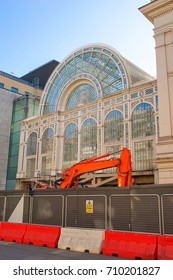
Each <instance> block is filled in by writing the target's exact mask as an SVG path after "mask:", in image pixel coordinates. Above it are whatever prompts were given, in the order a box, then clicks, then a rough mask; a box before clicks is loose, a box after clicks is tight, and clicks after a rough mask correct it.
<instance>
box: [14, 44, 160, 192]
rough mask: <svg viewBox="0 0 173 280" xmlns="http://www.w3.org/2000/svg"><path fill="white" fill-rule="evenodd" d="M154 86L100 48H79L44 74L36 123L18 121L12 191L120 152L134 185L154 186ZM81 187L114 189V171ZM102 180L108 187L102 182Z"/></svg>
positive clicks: (135, 69) (100, 174)
mask: <svg viewBox="0 0 173 280" xmlns="http://www.w3.org/2000/svg"><path fill="white" fill-rule="evenodd" d="M158 135H159V129H158V95H157V81H156V79H155V78H153V77H151V76H150V75H149V74H147V73H146V72H145V71H143V70H142V69H140V68H139V67H137V66H136V65H134V64H133V63H131V62H130V61H128V60H127V59H125V58H124V57H123V56H122V55H121V54H120V53H119V52H117V51H116V50H115V49H113V48H112V47H110V46H107V45H100V44H92V45H87V46H84V47H81V48H79V49H78V50H76V51H74V52H73V53H71V54H70V55H69V56H67V57H66V58H65V59H64V60H63V61H62V62H61V63H59V64H58V65H57V66H56V68H55V69H54V71H53V72H52V74H51V75H50V77H49V79H48V81H47V83H46V85H45V87H44V90H43V93H42V96H41V99H40V105H39V110H38V114H37V116H36V117H32V118H29V119H25V120H24V121H23V122H22V127H21V138H20V148H19V158H18V172H17V187H18V188H21V187H23V186H24V185H25V184H28V183H29V182H30V181H33V180H36V179H38V178H39V179H45V180H51V179H52V180H53V178H55V177H56V175H57V173H61V172H62V170H63V169H64V168H65V167H69V166H71V165H72V164H74V163H75V162H78V161H81V160H83V159H86V158H90V157H95V156H97V155H101V154H103V153H105V152H116V151H117V154H115V156H116V157H118V156H119V154H120V150H121V149H122V148H123V147H128V148H129V149H130V150H131V153H132V166H133V176H134V177H135V179H136V183H137V184H144V183H154V181H155V172H156V171H155V170H156V168H155V153H156V149H155V146H156V142H157V138H158ZM84 177H85V180H87V178H88V184H93V186H97V185H99V184H100V182H109V183H111V182H114V183H116V169H114V168H113V169H111V170H110V169H107V170H104V171H103V170H101V171H99V172H97V173H95V174H85V175H84ZM105 180H107V181H105Z"/></svg>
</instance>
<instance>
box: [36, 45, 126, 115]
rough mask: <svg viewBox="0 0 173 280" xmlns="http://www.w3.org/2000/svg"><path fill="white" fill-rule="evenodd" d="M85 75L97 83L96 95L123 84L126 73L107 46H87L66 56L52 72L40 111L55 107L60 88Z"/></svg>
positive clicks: (49, 110)
mask: <svg viewBox="0 0 173 280" xmlns="http://www.w3.org/2000/svg"><path fill="white" fill-rule="evenodd" d="M81 78H87V79H89V80H90V81H91V82H93V83H94V84H96V86H97V91H98V96H102V95H103V96H107V95H112V94H115V93H116V92H120V91H122V90H123V89H125V88H127V84H128V80H127V74H126V71H125V68H124V65H123V64H122V61H121V60H120V59H119V57H118V56H117V55H116V54H115V53H113V52H111V51H110V50H108V49H106V48H105V49H104V48H99V47H90V48H84V49H81V50H79V51H78V52H76V53H74V54H73V55H71V56H70V57H68V58H67V59H66V60H65V61H64V62H63V63H62V64H61V66H60V67H59V68H57V71H56V72H55V73H54V75H53V77H52V79H50V83H49V84H48V85H47V88H46V89H45V93H44V97H43V104H42V107H43V111H42V114H44V115H45V114H48V113H52V112H55V111H56V110H57V106H58V101H59V98H60V96H61V95H62V94H63V92H64V90H65V89H66V88H67V87H68V86H69V85H70V84H71V83H72V82H74V81H75V80H78V79H81Z"/></svg>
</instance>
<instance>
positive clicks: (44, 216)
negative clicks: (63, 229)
mask: <svg viewBox="0 0 173 280" xmlns="http://www.w3.org/2000/svg"><path fill="white" fill-rule="evenodd" d="M32 199H33V204H32V205H33V208H32V223H34V224H44V225H57V226H63V216H64V197H63V196H61V195H35V196H34V197H33V198H32Z"/></svg>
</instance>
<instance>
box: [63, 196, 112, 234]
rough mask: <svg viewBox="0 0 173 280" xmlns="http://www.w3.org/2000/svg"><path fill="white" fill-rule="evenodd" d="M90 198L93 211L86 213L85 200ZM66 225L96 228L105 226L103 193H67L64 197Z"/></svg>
mask: <svg viewBox="0 0 173 280" xmlns="http://www.w3.org/2000/svg"><path fill="white" fill-rule="evenodd" d="M87 200H90V201H91V200H92V203H93V213H87V211H86V201H87ZM65 225H66V226H67V227H82V228H97V229H105V228H106V227H107V199H106V196H104V195H78V196H75V195H69V196H67V198H66V223H65Z"/></svg>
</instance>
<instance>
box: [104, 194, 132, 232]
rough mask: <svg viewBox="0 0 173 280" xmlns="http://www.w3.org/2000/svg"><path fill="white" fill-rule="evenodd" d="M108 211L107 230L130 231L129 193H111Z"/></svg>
mask: <svg viewBox="0 0 173 280" xmlns="http://www.w3.org/2000/svg"><path fill="white" fill-rule="evenodd" d="M109 212H110V214H109V217H110V222H109V230H120V231H130V223H131V208H130V195H123V194H122V195H111V196H110V211H109Z"/></svg>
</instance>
